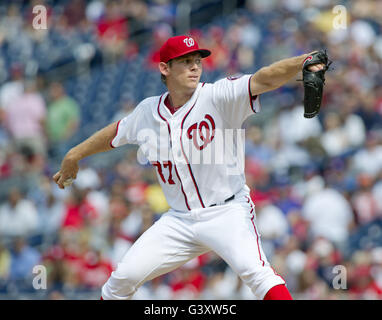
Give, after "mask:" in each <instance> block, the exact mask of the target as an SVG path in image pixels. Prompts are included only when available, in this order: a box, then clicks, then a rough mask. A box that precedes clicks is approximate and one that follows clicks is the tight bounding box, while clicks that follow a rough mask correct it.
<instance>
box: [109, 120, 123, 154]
mask: <svg viewBox="0 0 382 320" xmlns="http://www.w3.org/2000/svg"><path fill="white" fill-rule="evenodd" d="M120 122H121V120H119V121H118V122H117V130H116V132H115V136H114V137H113V139H111V140H110V142H109V144H110V147H112V148H115V147H114V146H113V145H112V142H113V140H114V139H115V137H116V136H117V135H118V129H119V123H120Z"/></svg>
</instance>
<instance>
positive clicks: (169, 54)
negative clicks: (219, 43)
mask: <svg viewBox="0 0 382 320" xmlns="http://www.w3.org/2000/svg"><path fill="white" fill-rule="evenodd" d="M191 52H199V53H200V54H201V56H202V58H205V57H208V56H209V55H210V54H211V51H210V50H207V49H199V45H198V43H197V42H196V41H195V40H194V39H193V38H192V37H189V36H176V37H171V38H169V39H168V40H167V41H166V42H165V43H164V44H163V46H162V47H161V48H160V50H159V55H160V61H161V62H165V63H167V62H168V61H169V60H171V59H174V58H178V57H181V56H183V55H185V54H187V53H191Z"/></svg>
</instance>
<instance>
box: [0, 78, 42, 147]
mask: <svg viewBox="0 0 382 320" xmlns="http://www.w3.org/2000/svg"><path fill="white" fill-rule="evenodd" d="M24 87H25V88H24V92H23V94H21V95H20V96H19V97H18V98H16V99H13V100H12V101H11V102H10V103H9V104H8V107H7V108H6V110H5V126H6V128H7V129H8V131H9V133H10V136H11V138H12V139H13V141H14V144H15V147H16V149H18V150H19V149H20V148H22V147H24V146H27V147H29V148H31V149H32V151H33V153H34V154H45V152H46V136H45V130H44V125H45V120H46V106H45V102H44V99H43V98H42V95H41V94H40V92H39V91H38V90H37V85H36V82H35V80H31V79H28V80H26V81H25V83H24Z"/></svg>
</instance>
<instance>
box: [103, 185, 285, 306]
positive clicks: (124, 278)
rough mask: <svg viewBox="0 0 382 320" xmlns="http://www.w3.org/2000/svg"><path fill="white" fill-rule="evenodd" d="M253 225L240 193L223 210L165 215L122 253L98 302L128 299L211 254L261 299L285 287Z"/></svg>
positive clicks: (248, 205)
mask: <svg viewBox="0 0 382 320" xmlns="http://www.w3.org/2000/svg"><path fill="white" fill-rule="evenodd" d="M255 219H256V218H255V210H254V205H253V203H252V201H251V200H250V198H249V195H248V191H247V190H244V188H243V191H241V192H239V193H238V194H236V195H235V199H234V200H232V201H230V202H228V203H227V204H224V205H217V206H213V207H209V208H203V209H195V210H191V211H188V212H184V213H181V212H177V211H174V210H169V211H168V212H167V213H164V214H163V215H162V217H161V218H160V219H159V220H158V221H157V222H156V223H154V225H153V226H151V227H150V228H149V229H148V230H146V232H144V233H143V234H142V235H141V236H140V238H139V239H137V241H136V242H135V243H134V244H133V246H132V247H131V248H130V249H129V250H128V251H127V253H126V254H125V256H124V257H123V258H122V261H121V262H120V263H119V264H118V266H117V268H116V270H115V271H113V272H112V274H111V276H110V278H109V279H108V281H107V282H106V283H105V285H104V286H103V288H102V298H103V299H104V300H124V299H130V298H131V297H132V296H133V294H134V293H135V292H136V290H137V289H138V288H139V287H140V286H141V285H142V284H143V283H145V282H146V281H149V280H152V279H153V278H155V277H158V276H160V275H162V274H164V273H167V272H170V271H172V270H174V269H176V268H178V267H179V266H181V265H183V264H184V263H186V262H187V261H189V260H191V259H192V258H194V257H197V256H199V255H201V254H203V253H205V252H208V251H210V250H213V251H214V252H216V253H217V254H218V255H219V256H220V257H221V258H222V259H224V260H225V261H226V262H227V264H228V265H229V266H230V267H231V268H232V270H233V271H234V272H236V273H237V274H238V275H239V276H240V278H241V279H242V280H243V281H244V283H245V284H246V285H248V286H249V287H250V288H251V290H252V292H253V293H254V294H255V296H256V297H257V298H258V299H263V298H264V296H265V295H266V293H267V292H268V290H269V289H271V288H272V287H274V286H276V285H279V284H285V281H284V279H282V277H281V276H279V275H278V274H277V273H276V272H275V271H274V270H273V269H272V267H271V266H270V265H269V262H268V261H267V258H266V257H265V254H264V252H263V250H262V248H261V242H260V235H259V232H258V230H257V228H256V220H255Z"/></svg>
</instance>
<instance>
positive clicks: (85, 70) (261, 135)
mask: <svg viewBox="0 0 382 320" xmlns="http://www.w3.org/2000/svg"><path fill="white" fill-rule="evenodd" d="M37 5H43V6H44V8H46V13H47V20H46V23H47V28H46V29H35V28H34V27H33V22H34V19H35V18H36V16H37V14H38V13H39V11H37V12H34V11H33V8H34V7H35V6H37ZM337 5H342V6H343V7H341V8H342V9H345V10H346V11H345V19H342V26H343V25H344V24H345V27H344V28H338V27H334V26H335V25H334V21H337V20H335V19H337V18H338V12H337V11H336V10H335V9H334V7H335V6H337ZM336 17H337V18H336ZM38 22H40V23H43V22H44V21H43V20H41V19H40V20H39V21H38ZM337 22H338V21H337ZM381 27H382V2H381V1H373V0H354V1H329V0H278V1H276V0H236V1H232V0H203V1H191V0H190V1H170V0H151V1H142V0H115V1H106V0H104V1H102V0H93V1H85V0H72V1H69V0H50V1H49V0H46V1H43V0H37V1H21V0H20V1H18V0H13V1H1V2H0V124H1V126H0V299H99V297H100V288H101V286H102V285H103V283H104V282H105V281H106V280H107V278H108V277H109V275H110V273H111V271H112V270H113V268H114V267H115V266H116V264H117V262H118V261H119V259H120V258H121V257H122V256H123V254H124V252H125V251H126V250H127V249H128V248H129V247H130V246H131V245H132V243H133V242H134V241H135V240H136V239H137V238H138V237H139V236H140V234H142V232H144V231H145V230H146V229H147V228H149V227H150V226H151V225H152V224H153V222H154V221H156V220H157V219H159V218H160V215H161V213H163V212H165V211H166V210H167V209H168V206H167V203H166V200H165V198H164V196H163V193H162V192H161V190H160V187H159V185H158V183H157V181H156V174H155V172H154V170H153V168H152V167H151V166H142V165H140V164H139V163H138V161H137V156H136V150H137V148H136V147H135V146H126V147H121V148H118V149H115V150H113V151H111V152H108V153H104V154H99V155H96V156H92V157H90V158H88V159H85V160H84V161H82V162H81V169H80V172H79V175H78V178H77V180H76V181H75V183H74V184H73V186H72V187H70V188H66V189H65V190H61V189H58V187H56V186H55V184H53V183H52V179H51V176H52V175H53V174H54V173H55V172H56V170H58V168H59V165H60V162H61V160H62V157H63V156H64V154H65V153H66V152H67V151H68V150H69V148H70V147H72V146H74V145H75V144H77V143H79V142H80V141H82V140H83V139H85V138H87V137H88V136H90V135H91V134H93V133H94V132H95V131H96V130H98V129H100V128H102V127H104V126H105V125H107V124H109V123H110V122H112V121H116V120H119V119H121V118H122V117H124V116H125V115H126V114H128V113H129V112H130V111H131V110H132V109H133V108H134V107H135V106H136V105H137V103H138V102H139V101H140V100H142V99H143V98H145V97H148V96H152V95H159V94H161V93H162V92H164V91H165V90H166V88H165V87H164V86H163V84H162V83H161V80H160V74H159V72H158V69H157V63H158V49H159V47H160V46H161V44H162V43H163V42H164V41H165V40H166V39H167V38H168V37H170V36H172V35H178V34H183V33H187V34H190V35H192V36H193V37H195V38H196V39H197V40H198V41H199V44H200V45H201V46H202V47H207V48H209V49H210V50H211V51H212V53H213V54H212V55H211V56H210V57H209V58H207V59H205V60H204V62H203V63H204V74H203V76H202V81H207V82H212V81H215V80H217V79H219V78H222V77H226V76H228V75H234V74H236V73H254V72H255V71H256V70H257V69H259V68H261V67H262V66H265V65H268V64H270V63H272V62H275V61H277V60H279V59H283V58H287V57H291V56H295V55H300V54H303V53H307V52H311V51H313V50H317V49H321V48H326V49H327V50H328V53H329V56H330V58H331V59H332V60H334V63H333V65H332V66H333V70H331V71H330V72H328V73H327V81H326V86H325V90H324V98H323V103H322V109H321V113H320V114H319V116H318V117H315V118H313V119H305V118H303V107H302V99H303V90H302V84H301V82H297V81H294V80H293V81H291V82H290V83H288V85H286V86H284V87H282V88H280V89H278V90H276V91H273V92H269V93H266V94H263V95H262V96H261V104H262V112H261V113H259V114H257V115H256V116H252V117H250V118H249V119H248V120H247V121H246V122H245V124H244V127H245V128H246V177H247V184H248V185H249V187H250V188H251V189H252V193H251V197H252V199H253V201H254V202H255V204H256V209H257V210H256V211H257V216H258V227H259V230H260V233H261V235H262V238H261V239H262V243H263V247H264V250H265V252H266V254H267V256H268V259H269V260H270V262H271V264H272V265H273V267H274V268H275V269H276V270H277V271H278V273H279V274H281V275H282V276H283V277H284V278H285V280H286V281H287V284H288V287H289V290H290V291H291V293H292V295H293V297H294V298H295V299H381V298H382V179H381V178H382V86H381V84H382V67H381V65H382V64H381V62H382V29H381ZM238 250H240V248H238ZM39 265H41V266H44V267H45V269H43V270H45V271H46V280H47V281H46V283H44V280H43V278H41V279H40V280H39V281H37V284H40V287H39V286H37V287H36V276H43V275H44V274H42V273H39V272H36V269H34V267H35V266H39ZM338 266H339V267H338ZM339 275H340V276H342V278H341V279H342V280H341V281H338V278H336V276H339ZM37 280H38V279H37ZM335 284H337V285H338V286H340V289H338V286H336V285H335ZM41 287H42V288H41ZM39 288H40V289H39ZM336 288H337V289H336ZM134 299H254V296H253V295H252V293H251V292H250V290H249V289H248V288H247V287H246V286H245V285H243V283H242V282H241V281H240V279H238V277H237V276H236V275H235V274H234V273H233V272H232V270H231V269H230V268H229V267H228V266H227V265H226V264H225V262H224V261H222V260H221V259H220V258H219V257H218V256H216V255H215V254H213V253H208V254H205V255H203V256H201V257H199V258H198V259H194V260H191V261H190V262H188V263H187V264H185V265H184V266H183V267H181V268H180V269H178V270H176V271H173V272H171V273H169V274H167V275H164V276H162V277H159V278H157V279H155V280H153V281H151V282H149V283H147V284H145V285H144V286H143V287H141V288H140V289H139V291H138V292H137V294H136V295H135V297H134Z"/></svg>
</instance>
